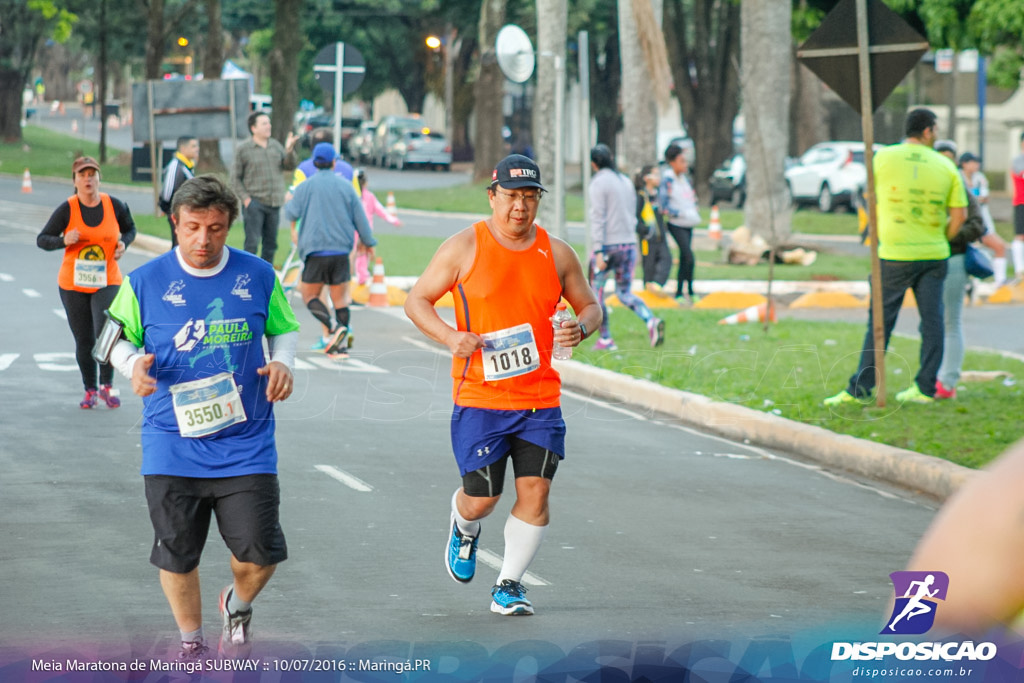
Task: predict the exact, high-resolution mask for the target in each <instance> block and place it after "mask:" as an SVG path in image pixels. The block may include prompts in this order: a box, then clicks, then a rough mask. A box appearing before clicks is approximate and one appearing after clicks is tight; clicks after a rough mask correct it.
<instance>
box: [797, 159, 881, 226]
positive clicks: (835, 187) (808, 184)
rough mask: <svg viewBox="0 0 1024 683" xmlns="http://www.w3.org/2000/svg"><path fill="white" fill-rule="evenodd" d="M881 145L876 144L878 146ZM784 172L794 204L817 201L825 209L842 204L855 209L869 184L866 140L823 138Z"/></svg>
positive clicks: (821, 208)
mask: <svg viewBox="0 0 1024 683" xmlns="http://www.w3.org/2000/svg"><path fill="white" fill-rule="evenodd" d="M882 147H883V145H875V150H876V151H877V150H879V149H881V148H882ZM785 176H786V185H787V186H788V187H789V193H790V196H792V198H793V202H794V203H795V204H817V205H818V209H819V210H820V211H823V212H826V213H827V212H829V211H832V210H834V209H835V208H836V207H839V206H846V207H847V208H849V209H852V208H853V202H854V198H855V197H856V196H857V193H858V192H859V191H860V190H861V189H862V188H863V187H864V186H865V185H866V184H867V177H868V172H867V169H866V168H865V167H864V143H863V142H821V143H819V144H817V145H814V146H813V147H811V148H810V149H808V150H807V151H806V152H804V153H803V156H801V157H800V159H799V160H798V161H797V163H796V164H794V165H793V166H791V167H790V168H789V169H788V170H787V171H786V173H785Z"/></svg>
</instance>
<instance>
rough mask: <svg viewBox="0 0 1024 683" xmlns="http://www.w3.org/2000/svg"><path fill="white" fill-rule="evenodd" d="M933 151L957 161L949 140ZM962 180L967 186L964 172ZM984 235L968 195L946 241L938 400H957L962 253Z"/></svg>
mask: <svg viewBox="0 0 1024 683" xmlns="http://www.w3.org/2000/svg"><path fill="white" fill-rule="evenodd" d="M935 151H936V152H938V153H939V154H942V155H943V156H945V157H946V158H947V159H949V160H950V161H956V143H955V142H953V141H952V140H939V141H938V142H936V143H935ZM964 156H967V155H966V154H965V155H964ZM961 180H963V181H964V183H965V184H966V182H967V180H966V178H964V176H963V171H961ZM984 234H985V221H984V220H983V219H982V214H981V207H980V205H979V204H978V200H977V199H976V198H975V197H974V195H972V194H971V193H970V192H968V193H967V219H966V220H965V221H964V224H963V225H962V226H961V227H960V232H958V233H957V235H956V237H954V238H953V239H951V240H950V241H949V260H948V261H946V279H945V281H944V282H943V285H942V307H943V323H944V325H945V331H946V334H945V337H944V339H943V349H942V365H940V366H939V374H938V378H937V379H936V380H935V398H937V399H952V398H956V383H957V382H959V381H960V370H961V368H963V364H964V344H965V342H964V323H963V311H964V293H965V291H966V289H967V268H966V265H965V263H964V259H965V256H964V254H965V253H966V252H967V245H968V244H970V243H971V242H975V241H977V240H978V239H980V238H981V236H982V235H984Z"/></svg>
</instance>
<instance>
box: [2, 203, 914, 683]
mask: <svg viewBox="0 0 1024 683" xmlns="http://www.w3.org/2000/svg"><path fill="white" fill-rule="evenodd" d="M39 213H40V209H39V208H38V207H35V208H33V207H32V206H31V205H23V204H15V203H13V202H8V201H4V202H2V203H0V244H2V249H0V301H2V302H3V304H2V306H3V311H4V314H5V315H4V317H5V319H6V320H7V324H6V325H4V326H3V327H2V328H0V414H2V415H3V418H2V420H0V471H2V472H3V477H2V478H0V574H2V576H3V579H4V586H5V587H4V589H3V590H0V615H3V618H2V619H0V644H2V645H0V666H2V664H3V663H4V662H5V661H12V660H16V661H21V662H22V665H23V664H24V657H26V656H28V655H45V656H53V657H57V658H59V659H61V658H63V657H65V656H70V655H69V653H70V652H76V653H87V654H88V653H91V655H92V656H94V657H95V656H100V655H102V656H107V657H109V656H113V655H112V654H111V653H120V655H121V656H125V657H127V656H137V657H143V658H149V657H159V656H162V655H164V654H166V653H168V652H170V651H172V650H173V648H174V647H175V645H176V642H175V641H176V638H177V634H176V631H175V628H174V623H173V621H172V619H171V616H170V614H169V610H168V609H167V606H166V604H165V602H164V599H163V597H162V596H161V594H160V589H159V586H158V583H157V573H156V570H155V569H154V568H153V567H152V566H150V565H149V563H148V553H149V545H150V543H151V537H152V532H151V529H150V527H149V521H148V519H147V512H146V506H145V502H144V497H143V489H142V480H141V477H140V476H139V474H138V468H139V462H140V451H139V440H138V427H139V415H140V410H141V400H140V399H138V398H137V397H135V396H133V395H131V394H130V393H129V392H127V391H124V387H126V382H125V381H124V380H123V379H121V378H116V379H115V384H119V386H120V387H122V391H123V393H122V399H123V401H124V405H123V406H122V408H121V409H119V410H107V409H97V410H93V411H83V410H80V409H79V408H78V400H79V399H80V398H81V386H80V384H79V376H78V373H77V368H76V367H75V364H74V360H73V355H72V351H73V348H72V342H71V336H70V333H69V331H68V329H67V325H66V322H65V320H64V319H63V317H62V310H61V306H60V302H59V298H58V296H57V289H56V286H55V277H56V272H57V268H58V263H59V258H60V257H59V254H56V253H45V252H42V251H40V250H39V249H37V248H36V246H35V244H34V241H35V233H36V232H37V230H38V220H39ZM145 258H146V256H145V255H144V254H140V253H138V252H137V251H136V250H129V252H128V254H127V255H126V256H125V258H124V266H125V267H126V268H127V269H128V270H130V269H131V268H133V267H136V266H138V265H139V264H141V263H142V262H143V261H144V259H145ZM297 314H298V317H299V319H300V321H301V322H302V323H303V325H304V327H303V330H302V332H301V336H302V341H301V344H300V348H303V349H305V348H308V346H309V344H310V343H311V342H312V341H313V338H314V334H315V331H314V327H315V325H313V324H312V322H313V321H312V319H311V317H310V316H309V314H308V313H307V312H306V311H304V310H301V309H300V310H298V311H297ZM353 327H354V330H355V334H356V346H355V349H354V353H353V356H352V359H351V360H349V361H346V362H334V361H330V360H328V359H325V358H324V357H323V356H322V355H320V354H316V353H313V352H302V353H300V358H299V365H298V370H297V373H296V375H297V388H296V392H295V395H294V396H293V397H292V398H291V399H289V400H288V401H287V402H285V403H284V404H281V405H280V406H279V407H278V409H277V413H276V414H277V420H278V429H277V434H278V444H279V451H280V476H281V482H282V494H283V501H282V523H283V526H284V529H285V532H286V535H287V537H288V543H289V548H290V555H291V557H290V559H289V560H288V561H287V562H286V563H284V564H282V565H281V567H280V569H279V571H278V573H277V575H276V576H275V577H274V579H273V580H272V581H271V583H270V585H269V586H268V588H267V590H266V591H265V592H264V593H263V594H262V595H261V596H260V598H259V600H258V602H257V603H256V612H255V617H254V618H255V621H254V624H255V629H256V633H257V638H258V641H257V645H256V649H255V650H254V656H260V657H266V658H270V657H274V656H285V655H288V656H295V657H302V658H308V657H310V656H312V655H313V654H317V655H319V656H331V657H334V658H335V659H336V660H337V658H340V657H346V656H347V657H349V658H352V657H355V656H357V655H363V654H365V655H366V656H371V655H373V656H384V655H388V656H390V657H392V658H399V659H401V658H403V657H405V658H411V657H415V656H419V655H424V656H425V657H427V658H429V659H431V660H432V661H433V662H434V666H435V669H434V671H437V670H438V668H440V669H442V670H443V669H444V668H445V667H448V668H449V669H450V670H451V671H453V672H454V673H452V677H455V678H459V677H473V676H475V675H477V673H479V671H485V670H486V666H491V665H492V664H494V663H495V662H497V661H499V660H502V658H510V659H511V660H512V661H513V662H514V661H516V660H517V658H518V657H519V656H520V655H519V654H517V653H521V652H529V653H533V654H532V655H531V656H533V655H536V656H537V657H538V659H537V662H541V663H543V662H547V661H548V660H551V661H560V659H559V658H560V657H565V656H570V655H574V656H579V657H582V658H583V660H585V661H586V663H585V665H581V666H598V665H597V664H595V662H602V661H604V660H602V659H601V658H602V657H611V658H612V659H613V660H615V658H622V657H625V658H627V659H630V658H631V660H630V661H633V662H636V661H639V658H642V657H645V656H648V655H650V656H652V657H654V658H655V659H657V657H659V656H662V655H664V653H665V652H666V650H673V649H675V648H678V647H684V646H687V644H693V643H696V642H697V641H700V642H705V641H706V640H707V639H711V638H725V639H732V640H733V642H737V643H748V642H749V643H760V642H762V641H763V640H764V639H766V638H767V639H769V640H772V639H776V640H777V639H779V638H782V639H783V640H786V641H787V642H794V643H795V642H797V641H798V640H800V639H806V637H807V634H808V633H811V634H812V635H811V636H810V637H811V640H812V641H813V642H815V643H816V644H817V645H821V643H822V642H824V640H823V639H827V637H832V635H831V634H834V633H840V634H844V635H845V636H846V637H850V638H858V639H864V638H868V639H871V638H873V637H874V636H873V635H872V634H875V633H877V630H878V624H879V622H880V620H881V618H883V616H884V615H882V612H883V610H884V609H885V604H886V601H887V600H888V599H889V598H890V596H891V593H892V587H891V584H890V581H889V578H888V575H889V573H890V572H892V571H895V570H898V569H901V568H902V567H903V566H904V563H905V562H906V560H907V557H908V555H909V553H910V551H911V549H912V548H913V546H914V544H915V542H916V540H917V538H918V537H919V536H920V534H921V532H922V531H923V530H924V528H925V527H926V525H927V524H928V522H929V521H930V519H931V518H932V516H933V514H934V506H933V505H932V504H930V503H928V502H927V501H922V500H919V499H916V498H915V497H914V496H912V495H911V494H909V493H906V492H902V491H895V490H887V489H885V488H884V487H881V486H878V485H869V484H865V483H863V482H856V481H852V480H850V479H848V478H846V477H842V476H836V475H834V474H831V473H828V472H824V471H822V470H820V469H819V468H817V467H814V466H810V465H806V464H803V463H801V462H800V461H799V460H796V459H792V458H789V457H786V456H785V455H784V454H779V453H772V452H768V451H765V450H763V449H759V448H755V447H751V446H748V445H744V444H741V443H733V442H728V441H725V440H723V439H720V438H717V437H714V436H709V435H706V434H701V433H699V432H696V431H694V430H692V429H688V428H684V427H682V426H681V425H679V424H676V423H674V422H673V421H672V420H669V419H666V418H664V417H663V416H659V415H650V414H640V413H638V412H636V411H633V410H630V409H629V408H628V406H627V407H623V406H609V405H606V404H604V403H602V402H599V401H594V400H591V399H587V398H585V397H582V396H576V395H573V394H571V393H570V394H567V395H566V396H565V397H564V404H563V406H564V407H563V409H564V411H565V414H566V419H567V423H568V428H569V437H568V443H567V448H568V452H569V456H568V458H567V459H566V460H565V462H564V464H563V466H562V467H561V468H560V471H559V473H558V476H557V478H556V480H555V489H554V495H553V497H552V520H553V522H552V525H551V528H550V531H549V533H548V535H547V538H546V540H545V542H544V546H543V548H542V549H541V552H540V554H539V556H538V558H537V560H536V561H535V563H534V564H533V566H532V567H531V572H532V574H531V575H530V576H529V577H528V581H527V587H528V588H529V589H530V594H529V597H530V598H531V599H532V600H533V602H534V605H535V606H536V609H537V614H536V616H534V617H532V618H529V619H505V618H501V617H498V616H496V615H493V614H491V613H490V612H489V611H488V606H489V587H490V583H491V582H492V581H493V579H494V577H495V576H496V573H497V572H496V569H495V565H496V564H497V562H499V561H500V560H499V558H500V555H501V553H502V547H503V541H502V531H501V529H502V526H503V523H504V518H505V515H506V514H507V511H508V509H509V501H503V502H502V504H501V505H500V506H499V510H498V512H497V513H496V514H495V515H494V516H493V517H492V518H491V519H490V520H488V521H485V523H484V526H483V535H482V540H481V549H482V552H481V557H482V561H481V565H480V568H479V571H478V577H477V579H476V581H474V582H473V583H472V584H470V585H468V586H463V585H457V584H456V583H454V582H453V581H451V579H449V578H448V576H447V574H446V573H445V570H444V568H443V566H442V564H441V562H442V552H443V549H444V545H445V541H446V534H447V524H448V501H449V499H450V497H451V493H452V491H453V490H454V489H455V488H456V486H457V485H458V478H457V471H456V469H455V467H454V463H453V461H452V457H451V454H450V446H449V441H448V417H449V414H450V407H451V399H450V379H449V376H448V370H449V360H448V358H447V356H445V355H444V354H443V353H439V352H438V350H437V349H436V347H434V346H433V345H431V344H429V343H426V342H425V341H424V340H423V338H422V337H421V336H420V335H419V334H418V332H417V331H416V330H415V329H414V328H413V326H412V325H411V324H410V323H409V322H408V321H407V320H406V319H405V318H404V316H403V314H402V313H401V311H400V310H397V309H386V310H384V309H368V308H366V309H358V310H356V311H355V312H354V320H353ZM202 572H203V580H204V597H205V598H206V603H205V609H204V612H205V615H206V617H207V628H208V629H209V632H213V633H216V631H217V625H218V623H219V618H218V616H217V611H216V595H217V593H218V591H219V589H220V588H221V587H222V586H223V585H225V584H226V583H228V581H229V573H228V570H227V553H226V551H225V549H224V547H223V544H222V543H221V541H220V539H219V538H217V533H216V532H215V531H214V532H212V533H211V538H210V542H209V544H208V546H207V551H206V555H205V561H204V563H203V565H202ZM824 634H829V635H828V636H826V635H824ZM773 642H774V641H773ZM817 645H814V646H817ZM744 647H746V645H742V646H740V645H737V648H739V649H738V650H735V651H734V653H736V652H738V653H742V652H743V651H744V650H743V648H744ZM97 653H99V654H97ZM538 653H540V654H538ZM580 653H582V654H580ZM645 653H646V654H645ZM652 653H653V654H652ZM658 653H661V654H660V655H659V654H658ZM442 655H444V656H442ZM524 656H525V655H524ZM730 656H732V655H730ZM736 656H737V657H738V656H739V655H738V654H736ZM502 661H504V660H502ZM531 661H533V660H531ZM616 661H617V660H616ZM658 661H661V660H660V659H659V660H658ZM612 664H614V661H613V662H612ZM513 666H514V664H513ZM529 666H537V663H536V662H534V663H533V664H528V665H527V669H529ZM474 667H484V668H481V669H479V671H477V669H476V668H474ZM4 671H13V669H10V668H8V669H3V668H0V678H4V674H3V672H4ZM504 678H505V677H504V676H500V677H499V680H500V679H504ZM280 679H281V677H280V675H278V677H276V678H268V679H267V680H280ZM10 680H14V679H10ZM332 680H333V679H332ZM362 680H396V679H395V678H394V677H393V675H389V676H388V677H386V678H363V679H362ZM399 680H401V679H399Z"/></svg>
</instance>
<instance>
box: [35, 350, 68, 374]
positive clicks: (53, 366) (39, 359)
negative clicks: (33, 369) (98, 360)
mask: <svg viewBox="0 0 1024 683" xmlns="http://www.w3.org/2000/svg"><path fill="white" fill-rule="evenodd" d="M32 357H33V358H34V359H35V361H36V365H38V366H39V369H40V370H54V371H56V372H72V371H75V370H78V363H76V362H75V354H74V353H71V352H65V351H61V352H58V353H33V354H32ZM62 360H69V361H70V363H66V364H65V363H60V362H59V361H62Z"/></svg>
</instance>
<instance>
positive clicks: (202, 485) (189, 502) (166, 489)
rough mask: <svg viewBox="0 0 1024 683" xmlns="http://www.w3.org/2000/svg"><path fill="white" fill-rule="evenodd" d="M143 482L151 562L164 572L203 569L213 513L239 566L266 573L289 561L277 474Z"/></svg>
mask: <svg viewBox="0 0 1024 683" xmlns="http://www.w3.org/2000/svg"><path fill="white" fill-rule="evenodd" d="M145 481H146V502H147V503H148V504H149V518H150V521H152V523H153V532H154V541H153V550H152V552H151V553H150V556H149V561H150V562H151V563H153V564H154V565H156V566H157V567H159V568H160V569H165V570H167V571H169V572H174V573H176V574H187V573H188V572H190V571H192V570H193V569H195V568H196V567H197V566H199V557H200V555H202V554H203V546H204V545H205V544H206V536H207V534H208V533H209V530H210V517H211V513H212V514H213V515H216V517H217V528H218V530H219V531H220V535H221V537H222V538H223V539H224V543H225V544H226V545H227V547H228V549H229V550H230V551H231V554H232V555H234V556H235V557H236V558H237V559H238V560H240V561H242V562H250V563H252V564H256V565H259V566H261V567H266V566H270V565H274V564H277V563H279V562H283V561H284V560H286V559H287V558H288V547H287V545H286V544H285V540H284V532H283V531H282V530H281V524H280V522H279V519H278V508H279V507H280V503H281V489H280V487H279V485H278V481H277V475H276V474H250V475H247V476H242V477H226V478H221V479H197V478H191V477H171V476H165V475H148V476H146V477H145Z"/></svg>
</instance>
